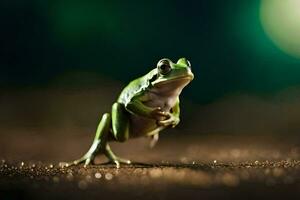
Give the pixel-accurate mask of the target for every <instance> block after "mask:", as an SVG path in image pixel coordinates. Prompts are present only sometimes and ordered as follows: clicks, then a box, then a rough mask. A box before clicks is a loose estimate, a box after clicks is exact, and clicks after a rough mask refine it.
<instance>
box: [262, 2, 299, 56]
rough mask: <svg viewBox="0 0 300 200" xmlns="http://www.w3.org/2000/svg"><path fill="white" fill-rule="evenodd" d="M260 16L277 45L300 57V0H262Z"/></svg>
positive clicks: (265, 28)
mask: <svg viewBox="0 0 300 200" xmlns="http://www.w3.org/2000/svg"><path fill="white" fill-rule="evenodd" d="M260 18H261V23H262V25H263V28H264V30H265V32H266V33H267V35H268V36H269V37H270V38H271V40H272V41H273V42H274V43H275V44H276V46H278V47H279V48H280V49H281V50H283V51H284V52H286V53H287V54H289V55H292V56H295V57H298V58H300V0H262V1H261V7H260Z"/></svg>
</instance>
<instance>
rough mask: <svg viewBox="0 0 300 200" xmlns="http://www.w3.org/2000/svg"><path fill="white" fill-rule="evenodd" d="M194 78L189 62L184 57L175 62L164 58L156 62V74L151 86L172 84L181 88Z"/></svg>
mask: <svg viewBox="0 0 300 200" xmlns="http://www.w3.org/2000/svg"><path fill="white" fill-rule="evenodd" d="M193 79H194V74H193V73H192V70H191V63H190V62H189V61H188V60H187V59H186V58H180V59H179V60H178V61H177V63H173V62H172V61H171V60H170V59H167V58H164V59H161V60H160V61H158V63H157V76H156V79H155V80H154V81H153V82H152V85H153V86H156V87H163V86H166V85H168V86H172V87H174V88H183V87H184V86H186V85H187V84H188V83H189V82H191V81H192V80H193Z"/></svg>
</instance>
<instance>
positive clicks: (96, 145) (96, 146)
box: [59, 141, 101, 167]
mask: <svg viewBox="0 0 300 200" xmlns="http://www.w3.org/2000/svg"><path fill="white" fill-rule="evenodd" d="M100 149H101V146H100V141H94V142H93V144H92V146H91V148H90V149H89V151H88V152H87V153H86V154H85V155H84V156H82V157H81V158H79V159H77V160H74V161H72V162H62V163H59V165H60V166H62V167H69V166H72V165H79V164H81V163H84V167H86V166H87V165H89V164H94V159H95V156H96V154H97V153H98V151H99V150H100Z"/></svg>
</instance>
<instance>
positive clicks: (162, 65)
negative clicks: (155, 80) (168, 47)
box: [157, 59, 172, 75]
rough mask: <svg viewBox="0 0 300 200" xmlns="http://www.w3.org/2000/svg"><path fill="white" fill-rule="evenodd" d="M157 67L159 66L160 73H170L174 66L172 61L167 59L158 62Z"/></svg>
mask: <svg viewBox="0 0 300 200" xmlns="http://www.w3.org/2000/svg"><path fill="white" fill-rule="evenodd" d="M157 68H158V71H159V73H161V74H163V75H166V74H168V73H169V72H170V71H171V70H172V68H171V66H170V62H169V61H168V60H165V59H164V60H161V61H159V62H158V63H157Z"/></svg>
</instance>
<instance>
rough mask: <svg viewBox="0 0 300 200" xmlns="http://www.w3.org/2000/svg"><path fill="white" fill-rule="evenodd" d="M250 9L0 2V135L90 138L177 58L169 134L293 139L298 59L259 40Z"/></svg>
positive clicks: (207, 3) (255, 7)
mask: <svg viewBox="0 0 300 200" xmlns="http://www.w3.org/2000/svg"><path fill="white" fill-rule="evenodd" d="M260 3H261V1H259V0H249V1H247V0H245V1H240V0H229V1H211V0H203V1H170V0H166V1H151V3H150V2H143V1H130V2H124V1H120V2H115V1H109V2H104V1H56V0H51V1H50V0H48V1H46V0H44V1H42V0H26V1H25V0H24V1H22V0H20V1H8V0H4V1H1V3H0V23H1V24H0V28H1V31H0V38H1V43H0V49H1V53H0V67H1V68H0V70H1V71H0V109H1V111H0V112H1V117H0V124H1V125H0V126H1V129H2V131H1V132H4V130H5V132H7V131H12V130H13V129H18V128H22V129H24V128H25V129H24V130H27V131H28V130H35V129H36V128H42V131H39V132H38V133H39V134H40V133H44V132H50V133H53V132H56V129H60V128H62V129H64V130H65V129H66V130H69V129H70V128H74V129H77V130H79V129H80V128H83V129H84V132H85V131H93V130H94V128H95V126H96V124H97V121H98V119H99V117H100V115H101V113H102V112H104V111H109V109H110V105H111V104H112V102H113V101H114V99H116V97H117V95H118V94H119V92H120V91H121V89H122V87H124V86H125V85H126V83H128V82H129V81H130V80H132V79H133V78H136V77H138V76H141V75H143V74H145V73H147V72H148V71H150V69H152V68H153V67H155V65H156V62H157V61H158V60H159V59H161V58H163V57H168V58H170V59H172V60H173V61H176V60H177V59H178V58H180V57H187V58H188V59H189V60H190V61H191V63H192V69H193V72H194V74H195V80H194V81H193V82H192V83H191V84H190V85H189V86H188V87H187V88H186V89H185V90H184V92H183V94H182V97H181V100H182V110H183V111H182V112H183V113H182V115H183V117H182V118H183V120H182V124H181V125H180V126H179V130H185V131H186V132H189V133H191V134H206V133H221V134H223V133H224V134H230V133H231V134H245V133H250V134H255V133H258V134H261V133H271V134H287V133H288V134H297V133H298V131H299V130H300V125H298V124H300V123H299V120H300V104H299V97H300V96H299V87H298V86H299V84H300V78H299V75H300V59H298V58H296V57H292V56H290V55H288V54H286V53H284V52H283V51H281V50H280V49H279V48H278V47H277V46H276V45H275V44H274V43H273V42H272V41H271V39H270V38H269V37H268V36H267V34H266V33H265V32H264V29H263V27H262V24H261V22H260V17H259V8H260ZM53 129H54V130H53ZM39 130H40V129H39ZM72 130H73V129H72ZM65 133H68V134H72V131H66V132H65Z"/></svg>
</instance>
